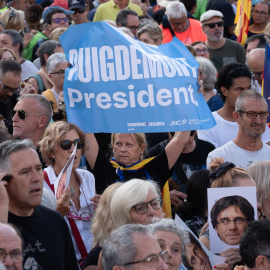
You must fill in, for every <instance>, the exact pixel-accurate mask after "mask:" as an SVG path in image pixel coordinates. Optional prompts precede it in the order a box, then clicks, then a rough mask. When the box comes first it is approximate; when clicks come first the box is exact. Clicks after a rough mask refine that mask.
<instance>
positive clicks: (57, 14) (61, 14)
mask: <svg viewBox="0 0 270 270" xmlns="http://www.w3.org/2000/svg"><path fill="white" fill-rule="evenodd" d="M64 17H66V14H65V13H55V14H53V16H52V19H57V18H64Z"/></svg>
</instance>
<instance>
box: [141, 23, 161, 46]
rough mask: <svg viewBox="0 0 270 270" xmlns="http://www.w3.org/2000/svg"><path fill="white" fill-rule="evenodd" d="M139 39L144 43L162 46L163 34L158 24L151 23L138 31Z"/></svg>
mask: <svg viewBox="0 0 270 270" xmlns="http://www.w3.org/2000/svg"><path fill="white" fill-rule="evenodd" d="M137 38H138V40H140V41H141V42H143V43H146V44H152V45H157V46H159V45H161V44H162V39H163V34H162V30H161V28H160V27H159V25H158V24H157V23H154V22H150V23H147V24H146V25H144V26H143V27H142V28H140V29H139V30H138V32H137Z"/></svg>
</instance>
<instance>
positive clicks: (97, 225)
mask: <svg viewBox="0 0 270 270" xmlns="http://www.w3.org/2000/svg"><path fill="white" fill-rule="evenodd" d="M121 185H122V183H120V182H119V183H114V184H112V185H110V186H108V187H107V188H106V189H105V190H104V192H103V194H102V195H101V197H100V201H99V203H98V207H97V209H96V213H95V216H94V219H93V223H92V227H91V231H92V233H93V236H94V243H93V247H94V246H96V245H97V244H99V245H102V241H103V239H105V238H106V237H108V235H109V234H110V232H112V231H113V230H115V229H116V225H115V222H114V221H113V219H112V216H111V211H110V204H111V199H112V196H113V194H114V193H115V191H116V190H117V189H118V188H119V187H120V186H121Z"/></svg>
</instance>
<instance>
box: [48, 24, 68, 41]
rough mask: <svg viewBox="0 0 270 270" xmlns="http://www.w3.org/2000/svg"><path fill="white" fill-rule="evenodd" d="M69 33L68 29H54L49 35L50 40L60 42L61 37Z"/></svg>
mask: <svg viewBox="0 0 270 270" xmlns="http://www.w3.org/2000/svg"><path fill="white" fill-rule="evenodd" d="M66 31H67V28H65V27H59V28H56V29H54V30H53V31H52V32H51V33H50V35H49V40H55V41H58V42H60V41H59V37H60V36H61V35H62V34H64V33H65V32H66Z"/></svg>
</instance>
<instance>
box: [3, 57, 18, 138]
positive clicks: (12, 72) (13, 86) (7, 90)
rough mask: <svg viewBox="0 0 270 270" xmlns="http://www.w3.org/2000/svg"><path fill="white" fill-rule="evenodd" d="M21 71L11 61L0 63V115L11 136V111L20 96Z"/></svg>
mask: <svg viewBox="0 0 270 270" xmlns="http://www.w3.org/2000/svg"><path fill="white" fill-rule="evenodd" d="M21 74H22V69H21V65H20V64H19V63H18V62H17V61H15V60H12V59H8V60H2V61H1V62H0V114H1V115H2V116H3V117H4V118H5V124H6V127H7V128H8V131H9V133H10V134H12V115H11V112H12V109H13V108H14V106H15V105H16V103H17V98H18V97H19V96H20V93H19V91H20V89H21V87H20V83H21Z"/></svg>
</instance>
